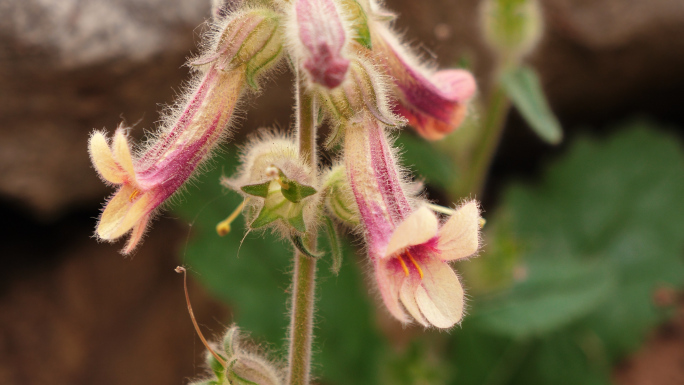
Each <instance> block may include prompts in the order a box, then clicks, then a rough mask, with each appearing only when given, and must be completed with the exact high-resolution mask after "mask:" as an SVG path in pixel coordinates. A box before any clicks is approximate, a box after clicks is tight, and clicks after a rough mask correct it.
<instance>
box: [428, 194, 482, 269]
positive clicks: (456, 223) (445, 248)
mask: <svg viewBox="0 0 684 385" xmlns="http://www.w3.org/2000/svg"><path fill="white" fill-rule="evenodd" d="M438 239H439V241H438V244H437V248H438V249H439V251H440V258H442V259H443V260H445V261H453V260H455V259H461V258H466V257H468V256H471V255H473V254H475V253H476V252H477V249H478V248H479V247H480V209H479V208H478V207H477V203H476V202H475V201H470V202H468V203H466V204H464V205H463V206H461V207H460V208H459V209H458V210H456V213H454V214H453V215H452V216H451V217H450V218H449V220H448V221H447V222H446V223H445V224H444V225H443V226H442V228H441V229H439V238H438Z"/></svg>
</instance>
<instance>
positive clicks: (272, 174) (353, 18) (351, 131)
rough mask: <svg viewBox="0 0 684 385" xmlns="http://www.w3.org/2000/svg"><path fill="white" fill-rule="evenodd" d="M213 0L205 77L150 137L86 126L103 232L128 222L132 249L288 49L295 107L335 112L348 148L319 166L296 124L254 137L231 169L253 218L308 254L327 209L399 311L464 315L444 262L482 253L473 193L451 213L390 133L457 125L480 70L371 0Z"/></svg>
mask: <svg viewBox="0 0 684 385" xmlns="http://www.w3.org/2000/svg"><path fill="white" fill-rule="evenodd" d="M214 3H215V8H214V12H213V14H214V22H213V24H212V32H211V33H210V34H208V39H207V42H206V43H205V44H204V46H205V47H206V48H205V49H204V52H203V53H202V54H201V55H200V56H199V57H197V58H195V59H193V60H192V61H191V63H190V64H191V65H192V66H193V68H195V71H196V75H195V77H196V80H195V81H193V83H192V84H193V86H192V87H191V89H190V90H189V91H188V92H187V95H186V96H185V97H184V98H183V99H182V101H181V102H180V103H178V104H177V106H178V107H177V108H175V109H173V112H172V113H171V114H170V115H169V116H168V117H167V119H165V124H163V125H162V127H159V129H158V130H157V133H155V134H154V135H153V139H152V140H149V141H148V143H149V144H148V145H147V146H145V147H141V148H135V150H132V146H131V144H130V143H129V138H128V134H127V132H126V130H125V129H124V128H122V127H120V128H119V129H117V131H116V133H115V134H114V138H113V139H112V140H111V142H110V141H108V139H107V138H106V136H105V134H104V133H102V132H95V133H94V134H93V135H92V137H91V140H90V153H91V157H92V161H93V164H94V165H95V168H96V170H97V171H98V173H99V174H100V176H101V177H102V178H103V179H104V180H105V181H107V182H108V183H111V184H113V185H116V186H117V188H118V190H117V192H116V193H115V194H114V195H113V196H112V198H111V199H110V200H109V202H108V203H107V205H106V206H105V209H104V211H103V212H102V215H101V217H100V221H99V224H98V227H97V235H98V237H99V238H100V239H102V240H114V239H117V238H119V237H121V236H122V235H124V234H126V233H128V232H130V233H131V236H130V239H129V242H128V244H127V246H126V247H125V249H124V253H129V252H131V251H132V250H133V248H134V247H135V246H136V245H137V244H138V243H139V241H140V239H141V237H142V235H143V233H144V231H145V229H146V226H147V223H148V222H149V220H150V219H151V218H152V217H153V216H154V214H155V213H156V212H157V211H158V208H159V207H160V206H161V205H162V204H163V203H164V202H165V201H167V200H168V198H169V197H171V196H172V195H173V194H174V193H176V192H177V191H178V190H179V189H180V188H181V187H182V186H183V184H184V183H185V182H186V181H187V180H188V179H189V178H190V177H191V176H192V174H193V173H194V172H195V170H197V168H198V166H199V165H200V164H201V163H202V162H203V161H204V160H205V159H207V157H208V156H209V154H210V153H211V151H212V149H213V148H214V147H216V145H217V143H219V141H220V139H221V138H225V137H227V136H229V134H230V132H231V129H230V127H231V120H232V116H233V115H234V110H235V108H236V106H237V105H238V101H239V100H240V98H241V97H242V95H243V94H245V91H246V90H249V89H252V90H258V89H259V82H258V80H259V79H260V78H261V77H262V76H263V74H265V73H266V72H267V71H268V70H269V69H271V68H274V67H275V66H276V65H277V63H279V62H280V58H282V57H285V58H287V60H285V61H284V62H287V63H289V65H290V66H291V69H292V70H293V71H294V72H295V73H296V74H297V77H298V79H299V82H298V84H297V89H298V91H300V95H305V97H306V98H307V100H308V101H310V102H311V103H310V105H309V106H308V107H307V106H306V105H304V104H302V103H303V102H302V100H299V102H298V103H300V104H299V105H298V108H300V109H301V108H309V107H310V108H311V111H309V117H310V118H311V119H312V120H313V121H314V124H318V122H319V121H321V120H323V119H324V120H325V121H327V123H328V124H329V125H330V126H331V128H333V130H332V134H331V135H330V137H329V138H328V140H327V141H326V143H327V146H328V147H329V148H330V149H334V148H336V147H335V145H337V144H340V145H341V146H340V147H341V150H340V151H339V152H341V153H342V154H343V156H342V157H341V160H340V161H338V162H336V165H335V166H334V167H333V168H332V169H330V170H323V169H322V168H316V167H311V166H310V164H311V162H309V161H310V159H309V160H307V159H304V158H305V157H306V156H313V157H314V158H315V155H307V154H300V153H299V149H298V148H297V146H296V144H295V142H294V140H293V139H292V137H291V136H288V135H282V134H274V133H267V134H262V135H260V136H255V139H253V140H252V141H251V142H250V144H248V145H247V146H246V147H245V149H244V151H243V156H242V165H241V167H240V169H239V170H238V172H237V174H236V175H235V176H234V177H232V178H226V179H225V180H224V185H226V186H227V187H229V188H232V189H234V190H236V191H238V192H239V193H240V194H242V195H243V196H244V198H245V204H244V207H246V209H245V213H246V216H247V217H248V223H249V227H250V229H260V228H272V229H274V230H275V231H277V232H279V233H280V234H282V235H283V236H284V237H286V238H289V239H291V240H292V242H293V244H294V245H295V246H296V247H298V248H299V249H300V251H304V252H305V254H307V255H309V256H312V257H313V256H315V255H316V254H315V253H312V252H309V251H308V250H305V248H303V246H302V242H301V240H302V238H303V237H305V236H306V235H307V234H308V233H310V232H311V231H312V230H314V229H315V228H316V227H317V226H318V225H319V222H320V219H321V218H322V217H323V216H325V215H329V216H331V217H335V218H338V219H339V220H340V221H341V222H342V223H344V224H347V225H350V226H351V227H353V228H355V229H357V230H359V232H360V233H361V234H362V235H363V237H364V238H365V240H366V243H367V250H368V257H369V261H370V262H371V263H372V265H373V268H374V271H375V277H376V279H377V283H378V285H377V286H378V289H379V292H380V294H381V297H382V300H383V301H384V303H385V305H386V306H387V308H388V309H389V311H390V313H391V314H392V315H393V316H394V317H396V318H397V319H398V320H400V321H401V322H404V323H407V322H411V320H415V321H416V322H418V323H420V324H422V325H424V326H426V327H427V326H436V327H439V328H449V327H451V326H453V325H454V324H456V323H457V322H459V321H460V319H461V317H462V315H463V308H464V304H463V298H464V294H463V288H462V287H461V284H460V282H459V278H458V277H457V275H456V273H455V272H454V271H453V269H452V268H451V267H450V266H449V264H448V262H449V261H453V260H456V259H462V258H466V257H468V256H471V255H473V254H475V253H476V252H477V250H478V248H479V245H480V240H479V222H480V212H479V208H478V205H477V203H476V202H474V201H470V202H465V203H463V204H462V205H461V206H460V207H459V208H457V209H456V210H451V211H450V212H451V215H450V216H449V218H447V219H445V220H443V221H442V219H441V218H440V217H438V216H437V215H436V214H435V213H434V212H433V211H432V210H431V209H430V208H429V204H428V202H427V201H425V200H424V199H422V198H419V197H418V196H419V191H418V190H419V189H418V188H416V186H417V185H416V184H414V183H411V182H408V181H407V177H406V175H405V173H404V172H403V171H402V169H401V168H400V167H399V166H398V162H397V158H396V151H395V149H394V148H393V147H392V143H391V140H390V139H389V136H388V135H389V134H388V132H389V130H392V129H396V128H397V127H401V126H403V125H405V124H408V125H410V126H411V127H413V128H414V129H415V131H416V132H417V133H418V134H420V135H422V136H423V137H425V138H426V139H430V140H434V139H439V138H442V137H444V136H445V135H447V134H448V133H450V132H452V131H453V130H454V129H456V128H457V127H458V126H459V125H460V124H461V122H462V121H463V119H464V116H465V114H466V112H467V109H468V101H469V100H470V99H471V97H472V96H473V94H474V93H475V91H476V86H475V81H474V78H473V76H472V75H471V74H470V73H469V72H467V71H465V70H460V69H451V70H442V71H434V70H431V69H430V68H429V67H428V66H426V65H423V64H421V63H420V62H419V60H418V59H416V58H415V57H414V55H413V54H412V53H411V52H410V51H409V50H408V49H406V48H405V46H404V45H403V44H402V43H401V42H400V40H399V39H398V38H397V37H395V34H394V33H393V32H392V29H391V26H390V23H391V20H393V18H394V16H393V15H392V14H391V13H389V12H388V11H386V10H384V9H383V8H382V7H381V6H380V5H379V4H377V3H376V2H375V1H374V0H289V1H286V0H270V1H269V0H267V1H263V0H258V1H257V0H241V1H230V2H220V1H215V2H214ZM319 113H321V114H322V116H321V118H322V119H318V118H317V116H316V115H317V114H319ZM299 116H303V115H301V114H300V115H299ZM314 160H315V159H314ZM319 179H322V180H323V181H324V182H323V183H321V184H319V183H318V180H319ZM241 209H242V207H241ZM442 222H443V223H442ZM228 230H229V226H228V225H227V224H226V225H225V226H223V227H221V228H219V232H223V233H225V232H227V231H228Z"/></svg>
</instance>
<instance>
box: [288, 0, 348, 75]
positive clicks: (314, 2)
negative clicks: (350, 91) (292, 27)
mask: <svg viewBox="0 0 684 385" xmlns="http://www.w3.org/2000/svg"><path fill="white" fill-rule="evenodd" d="M294 11H295V14H296V26H297V35H298V37H299V42H301V44H302V47H303V50H302V51H303V52H302V53H301V57H302V66H303V67H304V69H305V70H306V71H307V73H308V74H309V78H310V80H311V81H312V82H313V83H317V84H320V85H322V86H324V87H326V88H335V87H337V86H339V85H340V83H342V81H344V78H345V75H346V74H347V69H348V68H349V60H348V59H346V58H345V57H344V56H343V55H342V50H343V48H344V44H345V40H346V37H345V35H346V33H345V30H344V26H343V25H342V20H341V19H340V14H339V12H338V10H337V7H336V5H335V3H334V2H333V0H296V1H295V4H294Z"/></svg>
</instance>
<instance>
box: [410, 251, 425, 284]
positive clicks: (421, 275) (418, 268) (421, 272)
mask: <svg viewBox="0 0 684 385" xmlns="http://www.w3.org/2000/svg"><path fill="white" fill-rule="evenodd" d="M406 255H408V257H409V259H410V260H411V262H413V266H415V267H416V269H417V270H418V274H420V279H423V270H422V269H421V268H420V266H418V262H416V260H415V259H413V255H411V253H410V252H409V251H408V250H406Z"/></svg>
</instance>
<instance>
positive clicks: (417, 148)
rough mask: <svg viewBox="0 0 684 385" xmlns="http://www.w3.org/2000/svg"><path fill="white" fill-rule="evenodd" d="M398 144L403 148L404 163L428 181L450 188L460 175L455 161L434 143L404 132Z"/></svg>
mask: <svg viewBox="0 0 684 385" xmlns="http://www.w3.org/2000/svg"><path fill="white" fill-rule="evenodd" d="M396 145H398V146H399V147H400V148H402V149H403V151H402V157H401V158H402V162H401V163H402V165H404V166H406V167H409V168H410V169H411V170H412V171H416V175H417V176H419V177H421V178H425V181H426V182H427V183H430V184H432V185H434V186H437V187H441V188H448V187H449V186H450V183H451V182H452V181H453V180H454V179H456V178H457V177H458V170H457V169H456V166H455V165H454V162H453V161H452V160H451V159H450V158H449V157H448V156H447V155H446V154H445V153H444V152H441V151H437V150H436V149H435V146H434V144H433V143H431V142H428V141H426V140H425V139H422V138H420V137H418V136H416V135H413V134H411V133H402V134H401V135H400V136H399V138H398V139H397V141H396Z"/></svg>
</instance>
